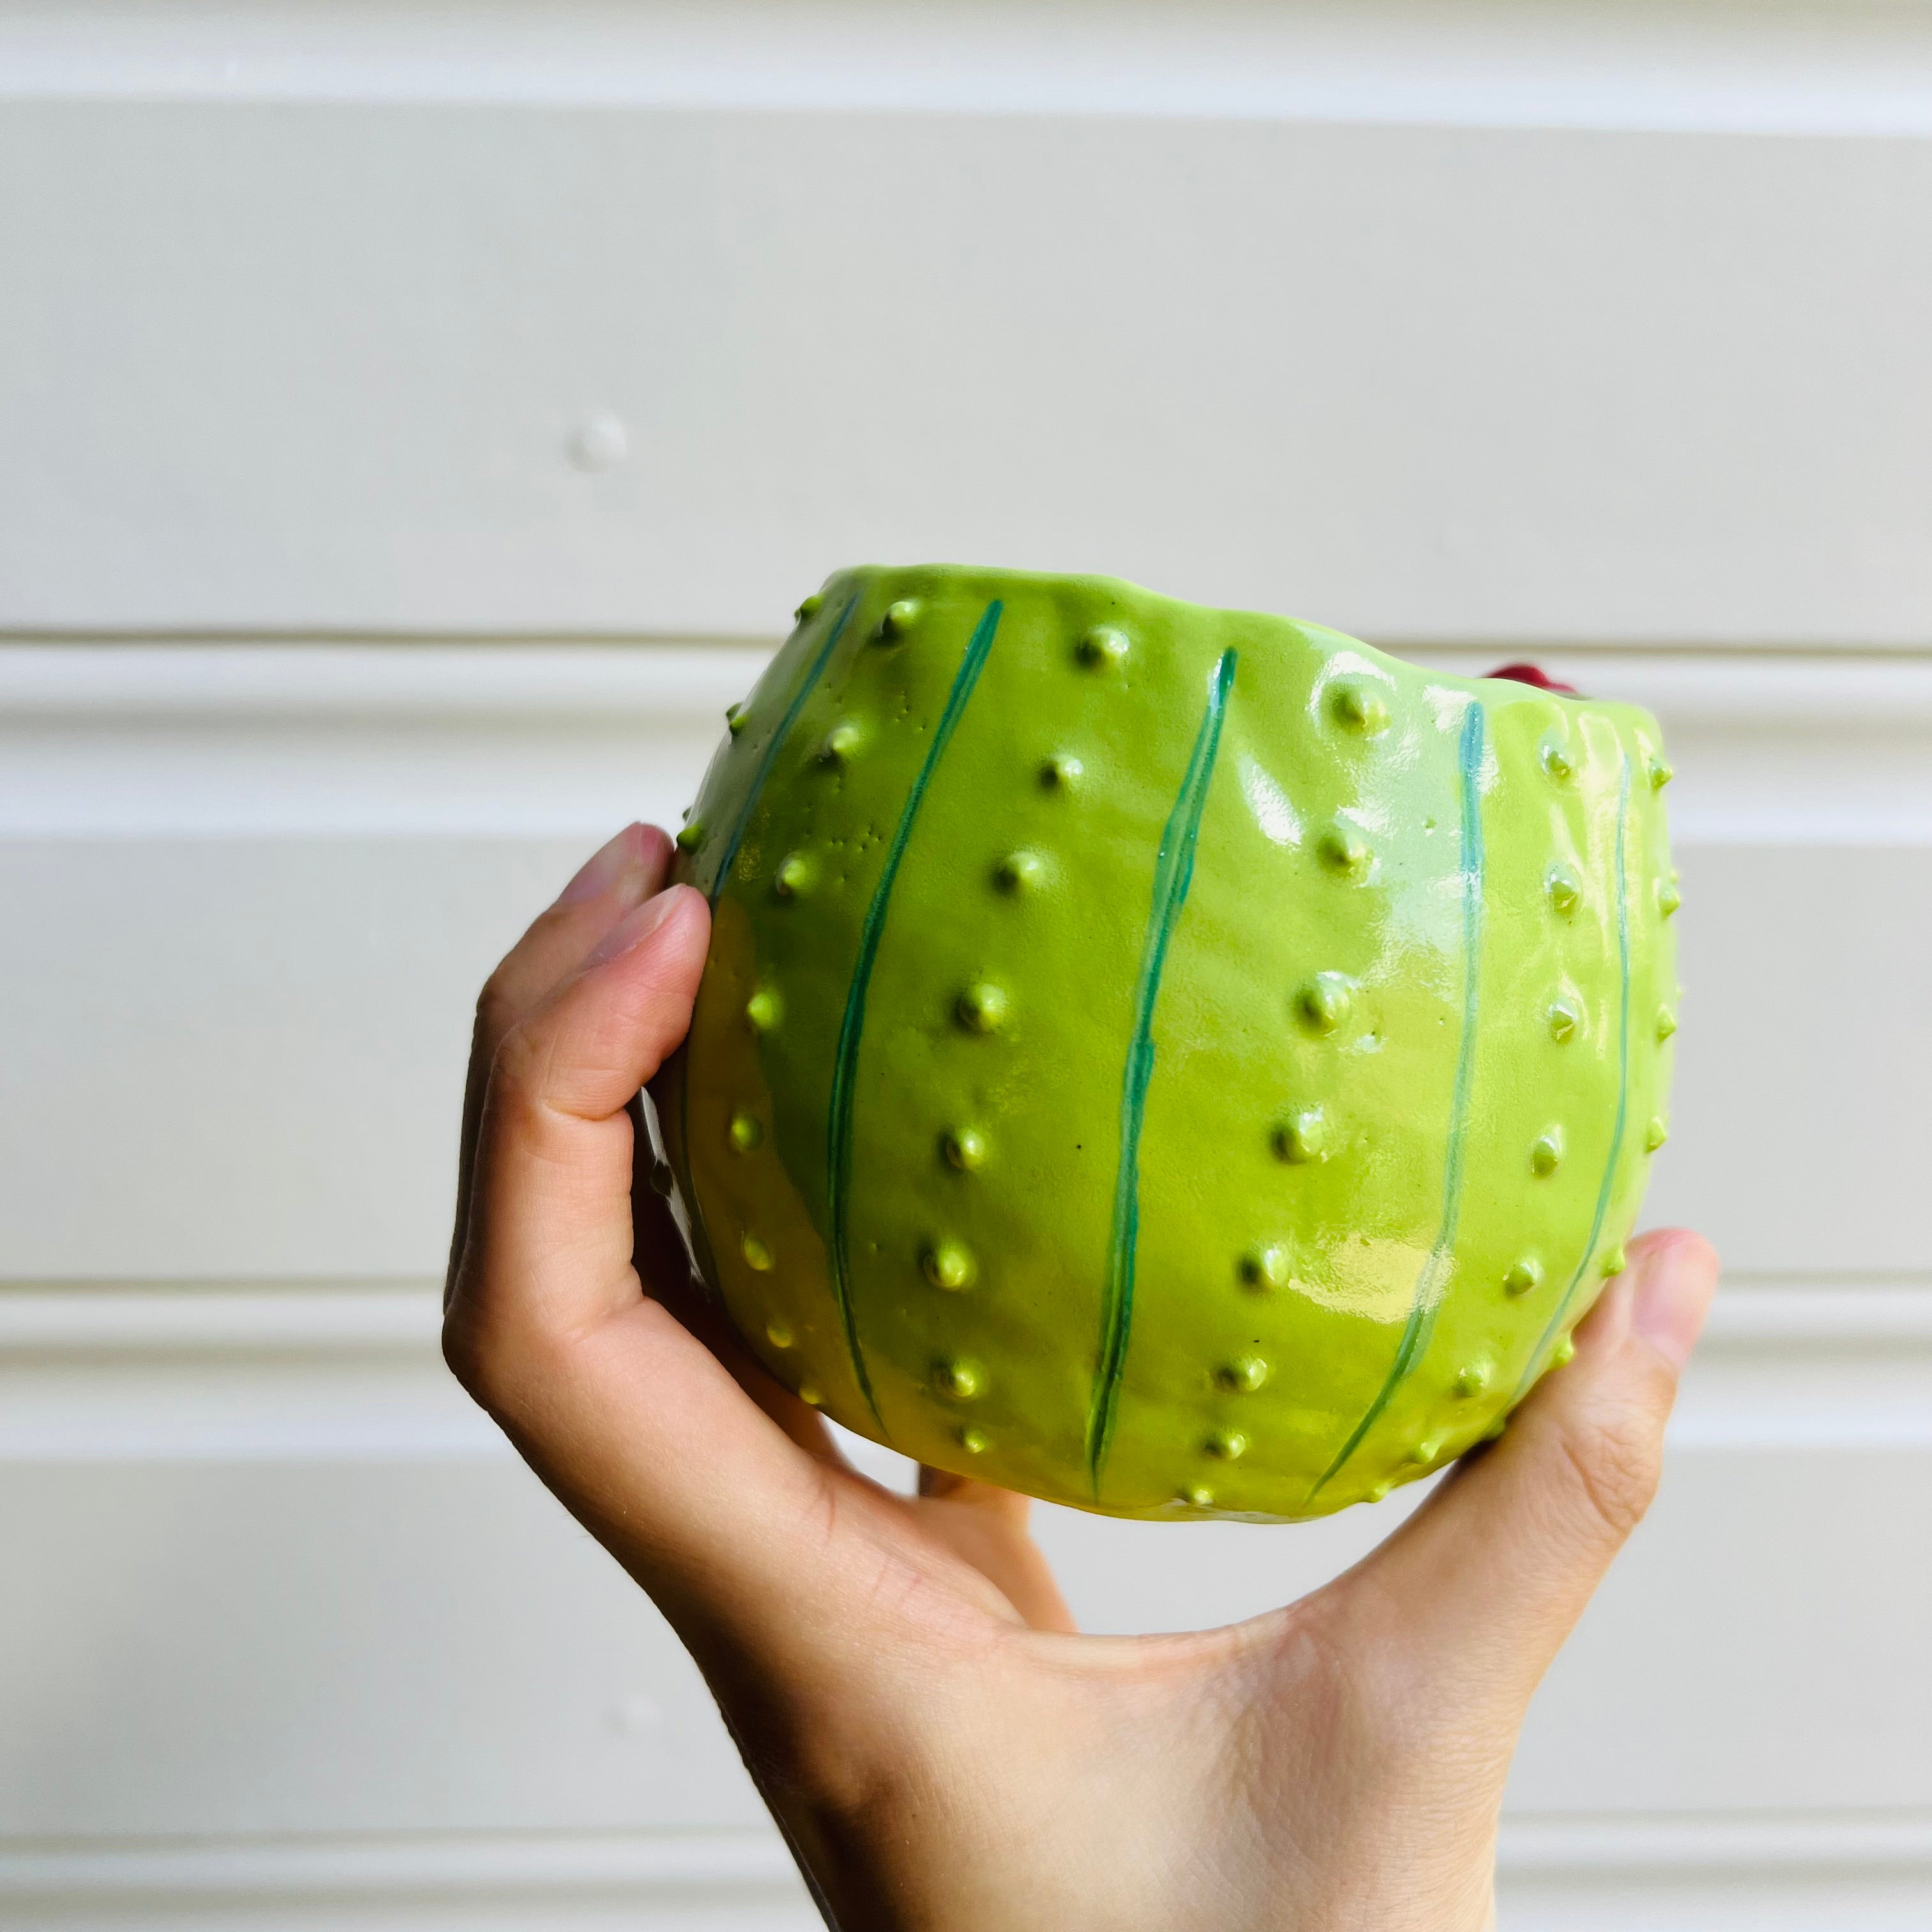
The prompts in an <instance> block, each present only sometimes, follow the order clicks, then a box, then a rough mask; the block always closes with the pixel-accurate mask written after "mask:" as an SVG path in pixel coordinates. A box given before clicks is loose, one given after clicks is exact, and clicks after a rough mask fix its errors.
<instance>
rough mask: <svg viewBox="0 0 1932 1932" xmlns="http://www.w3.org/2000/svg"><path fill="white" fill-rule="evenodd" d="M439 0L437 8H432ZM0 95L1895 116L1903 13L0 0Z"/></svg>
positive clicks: (1865, 127) (1930, 54) (1528, 118)
mask: <svg viewBox="0 0 1932 1932" xmlns="http://www.w3.org/2000/svg"><path fill="white" fill-rule="evenodd" d="M0 74H5V77H6V80H5V92H7V94H10V95H13V96H15V97H16V98H23V97H24V98H33V97H36V96H38V97H42V98H57V99H65V100H72V99H108V100H114V99H130V98H133V99H143V100H152V99H157V98H158V99H162V100H176V101H178V100H187V101H236V100H242V101H332V102H333V101H378V102H391V103H398V102H400V103H415V102H431V101H446V102H489V103H521V104H546V105H568V106H573V107H594V106H626V107H727V108H739V109H745V108H750V109H763V110H774V109H775V110H786V109H790V110H803V111H807V112H826V111H850V110H867V109H870V110H883V111H886V112H889V113H906V112H925V113H935V112H937V113H1025V114H1040V113H1059V114H1112V115H1138V116H1148V117H1152V116H1174V115H1187V116H1197V115H1199V116H1208V115H1212V116H1214V117H1217V118H1223V119H1228V118H1235V119H1286V118H1294V119H1301V120H1309V121H1373V122H1379V123H1385V124H1389V123H1393V124H1405V123H1406V124H1424V125H1454V126H1473V127H1532V128H1538V129H1546V128H1550V127H1582V128H1611V129H1630V130H1705V131H1717V132H1725V133H1796V134H1810V135H1817V134H1846V133H1856V134H1865V135H1873V134H1878V135H1892V136H1912V135H1921V134H1924V133H1928V132H1932V48H1929V47H1928V44H1927V34H1926V32H1925V31H1924V22H1923V20H1922V18H1921V17H1914V13H1913V12H1912V10H1910V9H1909V8H1905V7H1889V8H1888V7H1880V6H1876V5H1857V4H1854V0H1845V4H1840V5H1829V4H1825V0H1810V4H1790V5H1784V6H1782V7H1775V8H1774V7H1767V6H1764V5H1745V4H1737V5H1730V6H1711V5H1705V6H1697V5H1683V6H1676V7H1670V8H1659V7H1643V6H1640V5H1631V4H1628V0H1626V4H1623V5H1618V4H1616V0H1596V4H1594V5H1566V6H1564V7H1546V8H1539V9H1535V10H1526V9H1523V8H1512V7H1508V6H1506V5H1494V4H1490V5H1484V4H1482V0H1457V4H1440V5H1435V6H1424V5H1400V4H1389V3H1388V0H1380V4H1374V0H1371V4H1367V5H1353V6H1349V5H1341V4H1336V0H1330V4H1322V0H1304V4H1303V5H1299V6H1296V7H1269V8H1262V7H1242V6H1239V5H1226V4H1221V5H1214V4H1207V5H1190V6H1186V7H1180V6H1162V5H1148V4H1146V0H1112V4H1111V5H1109V6H1107V7H1105V8H1097V7H1079V6H1073V5H1039V6H1035V7H997V6H989V5H984V4H979V5H975V4H973V0H929V4H926V5H919V6H901V7H895V8H892V9H889V10H884V9H880V8H877V7H867V6H865V5H855V4H853V0H805V4H795V5H789V6H779V5H771V4H766V5H758V4H756V0H751V3H750V4H747V0H726V4H721V5H711V6H708V7H698V8H690V7H672V6H667V5H650V4H647V3H646V4H640V5H629V6H617V5H609V4H598V0H551V4H550V5H547V6H545V7H541V8H538V9H534V10H532V9H513V8H508V7H500V6H493V5H489V4H487V0H468V4H465V5H457V6H454V7H450V6H434V5H427V4H424V3H423V0H400V3H399V4H392V5H386V6H384V7H376V8H364V9H353V10H345V9H342V8H340V7H329V6H328V5H326V4H323V0H306V4H305V0H296V4H293V5H267V4H264V0H255V4H248V0H227V4H226V5H196V6H192V7H190V6H187V5H181V4H166V0H163V4H160V5H146V6H134V5H118V6H117V5H95V6H92V7H86V8H84V9H77V8H74V7H60V6H58V5H31V4H20V0H16V4H14V5H12V6H10V7H9V8H8V9H7V14H6V18H5V21H4V23H0Z"/></svg>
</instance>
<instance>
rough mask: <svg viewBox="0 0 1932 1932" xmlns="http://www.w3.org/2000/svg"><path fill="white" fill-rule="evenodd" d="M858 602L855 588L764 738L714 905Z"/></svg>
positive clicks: (727, 845)
mask: <svg viewBox="0 0 1932 1932" xmlns="http://www.w3.org/2000/svg"><path fill="white" fill-rule="evenodd" d="M858 601H859V598H858V593H857V592H856V591H855V592H853V594H852V595H850V597H848V598H847V599H846V600H845V607H844V610H841V611H840V612H839V613H838V617H837V618H836V619H835V621H834V622H833V624H832V628H831V629H830V630H829V631H827V632H826V636H825V641H824V643H822V644H820V646H819V647H818V650H817V655H814V657H813V658H812V660H811V669H810V670H808V671H807V672H806V673H805V676H804V678H803V679H802V681H801V682H800V683H799V687H798V688H797V690H796V691H793V693H792V695H791V702H790V703H789V704H787V706H785V712H784V716H783V717H782V718H780V719H779V720H778V729H777V730H775V731H774V732H773V733H772V735H771V736H770V737H769V738H768V739H766V741H765V747H764V749H763V751H760V753H759V754H758V768H757V770H756V771H755V772H753V773H752V774H751V788H750V790H748V791H747V792H746V793H745V802H744V803H743V805H741V806H740V807H739V811H738V817H737V819H736V822H735V823H733V826H732V827H731V835H730V837H729V838H727V839H726V840H725V841H724V857H723V858H722V859H720V860H719V862H718V870H717V871H716V872H715V874H713V875H712V880H711V887H710V889H709V891H708V892H706V894H705V897H706V898H707V899H708V900H709V901H710V902H711V904H713V905H714V906H715V904H717V903H718V894H719V893H720V892H723V890H724V884H725V881H726V880H727V879H729V878H730V876H731V868H732V867H733V865H735V864H736V862H737V859H738V847H739V846H740V845H742V844H743V843H744V842H745V828H746V827H747V826H749V825H750V823H751V814H752V813H753V812H754V811H757V808H758V800H759V799H760V797H761V796H763V792H764V789H765V781H766V779H767V778H769V777H770V776H771V775H772V763H773V762H774V761H775V760H776V758H777V757H778V752H779V750H780V748H781V747H782V746H783V745H784V742H785V740H786V739H787V738H789V737H790V736H791V727H793V725H794V724H796V723H797V722H798V714H799V712H801V711H802V710H803V709H805V700H806V699H807V698H808V697H810V696H811V694H812V693H813V691H815V690H817V688H818V680H819V679H820V677H821V676H823V675H824V672H825V666H826V661H827V660H828V659H829V658H830V657H831V655H832V652H833V651H834V650H835V649H837V648H838V640H839V639H840V637H842V636H843V635H844V632H845V626H846V625H847V622H850V619H851V616H852V613H853V609H854V608H855V607H856V605H857V604H858Z"/></svg>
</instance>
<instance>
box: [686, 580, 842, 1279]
mask: <svg viewBox="0 0 1932 1932" xmlns="http://www.w3.org/2000/svg"><path fill="white" fill-rule="evenodd" d="M858 601H859V593H858V592H856V591H854V592H853V593H852V595H850V597H848V598H846V600H845V607H844V609H843V610H841V611H840V612H839V613H838V616H837V617H836V618H835V619H833V621H832V627H831V628H830V629H829V631H827V632H826V636H825V641H824V642H823V643H822V644H820V646H819V647H818V649H817V651H816V652H814V655H813V657H812V660H811V665H810V667H809V668H808V670H806V672H805V676H803V678H802V679H800V680H799V687H798V688H797V689H796V691H793V693H792V694H791V701H790V703H788V704H787V706H785V709H784V716H783V717H782V718H780V719H779V720H778V728H777V729H776V730H775V731H773V732H772V735H771V736H770V737H769V738H768V739H766V741H765V744H764V748H763V750H761V751H760V752H759V754H758V763H757V769H755V770H754V772H752V774H751V785H750V787H749V788H748V790H746V792H745V802H744V803H743V804H742V805H740V806H739V808H738V816H737V817H736V820H734V821H733V823H732V826H731V831H730V836H729V837H728V838H727V839H726V840H725V841H724V857H723V859H721V861H720V862H719V864H718V869H717V871H715V872H714V873H713V874H712V876H711V883H710V885H709V887H708V888H707V889H706V892H705V895H704V898H705V902H706V904H708V905H710V906H712V907H715V906H716V905H717V904H718V895H719V894H720V893H721V892H723V891H724V886H725V883H726V881H727V880H729V879H730V876H731V868H732V867H733V865H736V863H737V861H738V848H739V846H740V845H742V844H743V843H744V842H745V827H746V826H748V825H749V824H750V823H751V814H752V813H753V812H754V811H756V810H757V808H758V800H759V799H760V796H762V795H763V792H764V789H765V781H766V779H767V778H769V777H770V776H771V775H772V764H773V763H774V761H775V760H776V759H777V757H778V752H779V751H780V749H781V748H782V747H783V745H784V742H785V740H786V739H787V738H789V737H790V736H791V727H793V725H794V724H796V723H797V722H798V715H799V712H801V711H802V710H803V709H805V700H806V699H807V698H808V697H810V696H811V694H812V693H813V691H815V690H817V688H818V681H819V679H820V678H821V677H822V676H824V674H825V667H826V664H827V663H828V662H829V660H830V658H831V656H832V652H833V651H834V650H835V649H836V648H837V646H838V640H839V639H840V637H842V636H843V635H844V631H845V626H846V625H847V622H849V621H850V618H851V616H852V613H853V610H854V609H855V608H856V607H857V604H858ZM681 1050H682V1052H684V1054H685V1067H684V1077H683V1079H681V1080H680V1081H679V1082H678V1090H677V1132H678V1139H679V1142H680V1143H681V1145H682V1147H683V1148H684V1150H685V1155H684V1159H685V1166H686V1167H687V1169H689V1170H690V1172H691V1199H690V1202H689V1204H688V1205H689V1207H690V1211H691V1249H692V1251H693V1253H694V1254H695V1256H696V1257H697V1271H698V1279H699V1280H700V1281H701V1282H702V1283H703V1284H704V1285H705V1286H706V1288H707V1289H709V1288H710V1287H711V1286H712V1284H713V1283H715V1281H716V1280H717V1279H718V1259H717V1255H716V1252H715V1250H714V1249H713V1248H712V1245H711V1230H710V1229H709V1227H708V1226H706V1223H705V1219H704V1205H703V1202H700V1200H699V1199H698V1198H697V1164H696V1163H694V1161H693V1160H691V1151H690V1150H691V1062H690V1049H689V1048H688V1047H685V1048H684V1049H681Z"/></svg>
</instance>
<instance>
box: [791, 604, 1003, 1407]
mask: <svg viewBox="0 0 1932 1932" xmlns="http://www.w3.org/2000/svg"><path fill="white" fill-rule="evenodd" d="M1003 608H1004V606H1003V605H1002V604H1001V602H1000V601H999V599H998V598H995V599H994V600H993V601H992V603H990V604H988V605H987V606H986V613H985V615H984V616H982V617H981V618H980V622H979V625H978V627H977V628H976V629H975V630H974V633H973V635H972V637H971V640H970V641H969V642H968V644H967V646H966V655H965V657H963V658H962V659H961V660H960V663H959V670H958V671H957V672H956V673H955V674H954V676H953V688H952V689H951V690H950V691H948V692H947V697H946V709H944V711H942V712H941V713H940V716H939V722H938V724H937V725H936V726H935V727H934V730H933V733H932V743H931V744H929V745H927V747H926V759H925V762H924V763H922V764H921V766H919V775H918V776H917V777H916V778H914V779H913V784H912V790H910V792H908V793H907V794H906V802H905V804H904V807H903V808H902V809H901V811H900V813H899V822H898V825H897V826H895V828H894V830H893V832H892V844H890V845H889V847H887V848H886V862H885V865H884V867H883V869H882V870H881V871H880V874H879V883H877V885H876V886H874V887H873V888H872V902H871V904H870V905H868V907H866V908H865V926H863V928H862V929H861V931H860V932H859V958H858V962H857V963H856V965H854V966H853V969H852V982H851V984H850V986H848V987H847V989H846V993H845V1013H844V1019H842V1020H841V1022H840V1023H839V1028H838V1058H837V1059H836V1060H835V1061H834V1062H833V1064H832V1105H831V1108H830V1110H829V1115H828V1116H827V1119H826V1160H825V1167H826V1221H827V1224H828V1226H829V1229H830V1235H831V1239H830V1241H829V1248H830V1250H831V1262H832V1298H833V1300H834V1301H836V1303H837V1304H838V1319H839V1321H840V1322H841V1325H843V1327H844V1331H845V1347H846V1351H847V1354H849V1355H850V1357H851V1358H852V1373H853V1375H854V1376H856V1377H857V1379H858V1382H859V1393H860V1394H862V1395H863V1396H864V1397H865V1406H866V1407H867V1408H868V1409H870V1410H871V1412H872V1419H873V1421H875V1422H877V1424H879V1426H880V1428H882V1429H883V1427H885V1419H884V1418H883V1417H882V1416H881V1415H880V1414H879V1405H878V1402H877V1399H876V1398H875V1397H874V1395H873V1394H872V1379H871V1376H870V1375H869V1374H868V1373H867V1372H866V1369H865V1351H864V1349H862V1347H861V1346H859V1322H858V1317H857V1314H856V1311H855V1310H854V1309H853V1306H852V1280H851V1256H850V1250H849V1247H848V1244H847V1229H846V1223H847V1214H848V1211H849V1208H850V1194H851V1178H852V1103H853V1083H854V1081H855V1080H856V1076H857V1074H858V1070H859V1044H860V1043H861V1041H862V1040H863V1039H864V1037H865V994H866V989H868V987H869V986H870V985H871V979H872V962H873V961H874V959H877V956H878V951H879V941H880V938H881V937H882V936H883V934H884V932H885V929H886V912H887V910H889V907H890V906H891V904H892V885H893V882H894V881H895V880H896V879H897V878H898V871H899V861H900V860H901V859H903V858H904V856H905V849H906V841H907V840H908V839H909V838H911V836H912V828H913V824H914V823H915V822H916V820H917V819H918V817H919V807H920V806H921V805H922V804H923V803H924V802H926V787H928V786H929V784H931V783H932V775H933V773H934V772H935V771H936V770H938V767H939V761H940V760H941V758H943V757H944V756H945V755H946V747H947V745H948V744H949V743H950V742H951V740H952V737H953V730H954V729H955V727H956V726H957V725H958V724H959V718H960V714H961V713H962V712H963V711H964V710H965V709H966V701H967V700H968V698H970V697H971V696H972V695H973V687H974V685H976V684H977V683H978V682H979V681H980V671H981V670H982V669H983V667H984V666H985V664H986V653H987V652H989V651H990V650H991V649H992V648H993V635H994V633H995V631H998V628H1000V613H1001V610H1002V609H1003Z"/></svg>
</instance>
